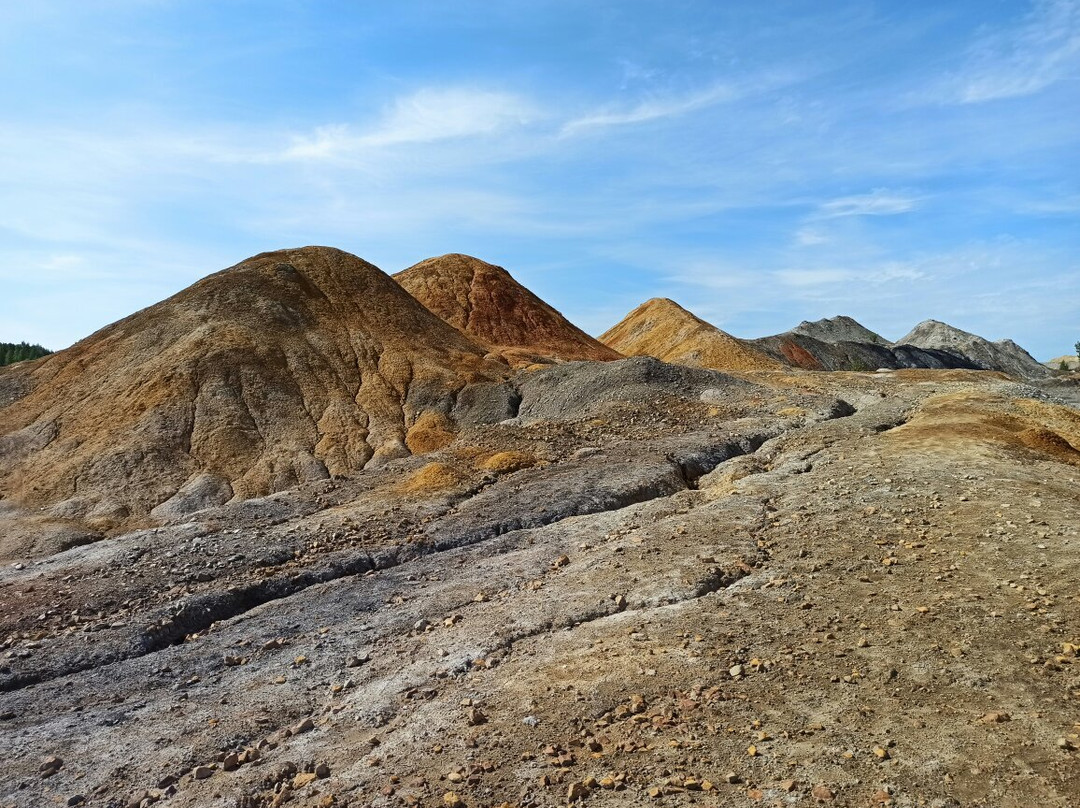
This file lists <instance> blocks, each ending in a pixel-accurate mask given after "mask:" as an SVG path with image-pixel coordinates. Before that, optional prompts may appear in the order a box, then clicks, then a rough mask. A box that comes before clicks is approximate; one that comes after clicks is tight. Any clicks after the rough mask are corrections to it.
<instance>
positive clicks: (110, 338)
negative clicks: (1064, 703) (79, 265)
mask: <svg viewBox="0 0 1080 808" xmlns="http://www.w3.org/2000/svg"><path fill="white" fill-rule="evenodd" d="M483 353H484V350H483V349H482V348H480V347H479V346H477V345H476V344H475V343H473V342H471V341H470V340H469V339H467V338H466V337H465V336H463V335H462V334H460V333H459V332H458V331H456V330H454V329H453V328H450V327H449V326H448V325H446V324H445V323H444V322H443V321H442V320H440V319H438V318H437V317H435V316H434V315H432V314H431V313H430V312H428V311H427V309H425V308H424V307H423V306H421V305H420V304H419V303H418V302H416V301H415V300H414V299H413V298H412V297H410V296H409V295H408V294H407V293H406V292H405V291H404V290H403V289H401V287H399V286H398V285H397V284H396V283H394V282H393V281H392V280H391V279H390V278H389V277H388V276H387V275H386V274H385V273H383V272H382V271H381V270H379V269H378V268H376V267H375V266H373V265H371V264H369V263H367V262H365V261H363V260H361V259H359V258H357V257H355V256H352V255H349V254H348V253H344V252H341V251H339V250H334V249H329V248H324V247H306V248H303V249H296V250H282V251H279V252H272V253H264V254H262V255H258V256H255V257H254V258H251V259H248V260H246V261H244V262H242V263H240V264H238V265H236V266H234V267H232V268H230V269H227V270H224V271H222V272H219V273H216V274H214V275H211V276H209V277H207V278H204V279H203V280H201V281H199V282H198V283H196V284H194V285H193V286H191V287H189V288H187V289H185V290H184V291H182V292H180V293H179V294H177V295H175V296H173V297H171V298H169V299H168V300H165V301H163V302H162V303H158V304H157V305H154V306H151V307H149V308H147V309H144V310H143V311H140V312H138V313H136V314H133V315H131V316H130V317H128V318H126V319H124V320H121V321H119V322H117V323H115V324H113V325H111V326H108V327H106V328H104V329H102V330H101V331H99V332H97V333H96V334H94V335H92V336H90V337H88V338H87V339H85V340H83V341H82V342H80V343H78V344H76V345H75V346H73V347H71V348H69V349H67V350H65V351H61V352H59V353H57V354H54V355H52V356H50V357H48V358H46V359H43V360H40V361H39V362H36V363H33V364H28V365H20V366H17V367H14V368H5V369H4V371H5V372H4V373H3V374H2V375H0V493H2V495H3V497H4V498H5V499H7V500H9V501H12V502H15V503H18V504H20V505H22V506H23V507H28V508H44V509H45V510H44V513H45V514H46V515H48V516H51V517H56V518H58V519H73V520H77V521H82V522H84V523H86V524H89V525H92V526H99V527H102V528H111V527H115V526H117V525H119V524H123V523H129V522H131V521H133V520H134V521H137V520H138V519H139V518H141V517H145V516H146V515H147V514H150V513H151V512H153V514H154V515H155V516H160V517H162V518H168V517H175V516H178V515H181V514H183V513H185V512H190V511H193V510H196V509H199V508H201V507H205V506H207V505H216V504H221V503H222V502H224V501H226V500H229V499H231V498H233V497H235V498H238V499H244V498H249V497H254V496H260V495H265V494H268V493H271V492H274V491H280V490H283V489H285V488H288V487H291V486H293V485H295V484H296V483H297V482H300V481H308V480H313V479H320V478H327V477H330V476H331V475H340V474H346V473H349V472H351V471H354V470H357V469H360V468H362V467H364V466H365V465H367V464H369V463H372V462H374V463H381V462H383V461H385V460H386V459H389V458H394V457H398V456H402V455H407V454H409V449H408V447H407V443H408V442H409V441H410V428H413V427H414V426H415V425H417V424H418V422H420V423H421V426H423V424H424V423H427V424H429V425H430V423H431V422H436V423H443V422H444V421H445V413H446V412H448V411H449V409H450V406H451V404H452V402H453V397H454V395H455V394H456V393H457V392H458V391H459V390H460V389H461V388H462V387H463V386H465V385H466V384H467V383H469V382H472V381H493V380H496V379H499V378H500V376H501V374H502V373H503V372H504V371H505V367H504V366H501V365H498V364H495V363H491V362H488V361H485V360H484V358H483Z"/></svg>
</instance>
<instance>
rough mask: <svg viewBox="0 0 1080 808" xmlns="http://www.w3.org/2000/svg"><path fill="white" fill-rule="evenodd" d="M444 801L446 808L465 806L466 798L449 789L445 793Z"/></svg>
mask: <svg viewBox="0 0 1080 808" xmlns="http://www.w3.org/2000/svg"><path fill="white" fill-rule="evenodd" d="M442 801H443V805H445V806H446V808H465V800H463V799H461V797H459V796H458V795H457V794H456V793H455V792H453V791H447V792H446V793H445V794H443V798H442Z"/></svg>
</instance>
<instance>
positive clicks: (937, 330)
mask: <svg viewBox="0 0 1080 808" xmlns="http://www.w3.org/2000/svg"><path fill="white" fill-rule="evenodd" d="M898 344H900V345H914V346H916V347H919V348H931V349H935V350H939V351H948V352H949V353H953V354H958V355H960V356H963V357H966V358H967V359H970V360H971V361H972V362H974V363H975V365H976V367H980V368H983V369H984V370H1000V371H1001V372H1002V373H1008V374H1009V375H1010V376H1019V377H1020V378H1026V379H1041V378H1044V377H1046V376H1049V375H1050V369H1049V368H1047V367H1046V366H1045V365H1043V364H1041V363H1040V362H1039V361H1038V360H1037V359H1035V357H1033V356H1032V355H1031V354H1029V353H1028V352H1027V351H1025V350H1024V349H1023V348H1021V347H1020V346H1019V345H1017V344H1016V343H1015V342H1013V341H1012V340H1011V339H1003V340H998V341H997V342H990V341H989V340H987V339H984V338H982V337H980V336H978V335H976V334H970V333H968V332H967V331H961V330H960V329H959V328H954V327H953V326H951V325H949V324H947V323H941V322H938V321H937V320H924V321H923V322H921V323H919V324H918V325H917V326H915V328H913V329H912V330H911V331H910V332H909V333H908V334H907V335H906V336H904V337H903V338H901V339H900V341H899V343H898Z"/></svg>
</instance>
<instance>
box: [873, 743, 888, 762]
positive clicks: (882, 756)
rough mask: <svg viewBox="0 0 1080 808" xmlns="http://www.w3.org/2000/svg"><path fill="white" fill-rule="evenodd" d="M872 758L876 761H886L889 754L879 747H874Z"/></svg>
mask: <svg viewBox="0 0 1080 808" xmlns="http://www.w3.org/2000/svg"><path fill="white" fill-rule="evenodd" d="M874 757H876V758H877V759H878V760H888V759H889V752H888V750H886V749H883V748H882V747H880V746H875V747H874Z"/></svg>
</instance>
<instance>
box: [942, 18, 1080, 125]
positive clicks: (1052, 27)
mask: <svg viewBox="0 0 1080 808" xmlns="http://www.w3.org/2000/svg"><path fill="white" fill-rule="evenodd" d="M1078 74H1080V0H1037V1H1036V3H1035V5H1034V8H1033V9H1032V11H1031V12H1030V13H1029V14H1028V15H1027V17H1026V18H1025V19H1024V22H1023V24H1021V25H1019V26H1018V27H1016V28H1010V29H1008V30H1004V31H993V32H987V33H985V34H984V35H983V36H981V37H980V38H979V39H978V40H977V41H976V42H975V44H974V45H973V46H972V47H971V48H970V50H969V52H968V56H967V64H966V65H965V67H964V68H963V69H962V70H961V71H960V72H958V73H957V74H954V75H952V76H950V77H949V78H948V79H947V80H946V82H945V86H944V88H943V92H942V95H943V96H944V97H945V100H951V101H954V102H959V103H962V104H976V103H982V102H985V101H993V100H996V99H1001V98H1013V97H1018V96H1025V95H1032V94H1033V93H1037V92H1040V91H1041V90H1044V89H1046V88H1047V87H1049V86H1051V85H1052V84H1055V83H1057V82H1059V81H1062V80H1065V79H1069V78H1072V79H1076V78H1077V76H1078Z"/></svg>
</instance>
